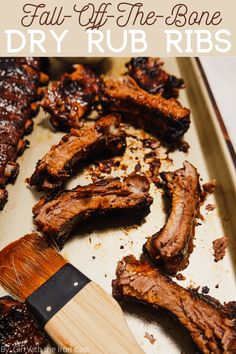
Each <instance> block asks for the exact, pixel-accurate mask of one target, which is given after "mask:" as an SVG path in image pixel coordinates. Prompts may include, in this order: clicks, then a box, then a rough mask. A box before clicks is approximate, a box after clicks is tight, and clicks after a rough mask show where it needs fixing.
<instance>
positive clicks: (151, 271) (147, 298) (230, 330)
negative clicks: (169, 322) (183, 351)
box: [112, 256, 236, 354]
mask: <svg viewBox="0 0 236 354" xmlns="http://www.w3.org/2000/svg"><path fill="white" fill-rule="evenodd" d="M116 276H117V278H116V279H115V280H113V283H112V286H113V296H114V297H115V298H117V299H118V300H137V301H141V302H142V303H146V304H149V305H152V306H154V307H157V306H158V307H161V308H163V309H165V310H168V311H170V312H171V313H172V314H173V315H175V316H176V317H177V318H178V320H179V321H180V323H181V324H182V325H183V326H184V327H185V328H186V329H187V330H188V332H189V333H190V335H191V337H192V339H193V340H194V342H195V343H196V345H197V346H198V347H199V349H200V350H201V351H202V352H203V353H204V354H210V353H215V354H221V353H228V354H230V353H231V354H233V353H235V352H236V321H235V318H236V316H235V309H236V302H230V303H228V304H226V305H224V306H223V305H222V304H221V303H220V302H219V301H218V300H216V299H214V298H211V297H210V296H207V295H202V294H198V292H197V291H196V290H190V289H188V290H186V289H184V288H182V287H181V286H179V285H178V284H176V283H174V282H173V281H172V280H171V278H169V277H168V276H164V275H162V274H161V273H160V272H159V271H158V270H157V269H155V268H153V267H151V265H150V264H148V263H147V262H140V261H137V260H136V259H135V258H134V257H133V256H128V257H125V258H123V260H122V261H120V262H119V263H118V266H117V271H116Z"/></svg>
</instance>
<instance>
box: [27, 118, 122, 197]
mask: <svg viewBox="0 0 236 354" xmlns="http://www.w3.org/2000/svg"><path fill="white" fill-rule="evenodd" d="M125 148H126V139H125V132H124V131H123V129H122V128H121V126H120V116H119V115H117V114H112V115H107V116H105V117H102V118H100V119H99V120H98V121H97V122H96V124H95V126H93V127H88V128H84V129H79V130H76V129H72V130H71V133H69V134H67V135H65V136H64V137H63V138H62V139H61V141H60V142H59V143H58V144H57V145H53V146H52V147H51V149H50V151H49V152H48V153H46V155H44V157H43V158H42V159H41V160H39V161H38V163H37V165H36V169H35V171H34V173H33V175H32V176H31V178H30V179H28V182H29V184H30V185H36V186H38V187H40V188H42V189H45V190H53V189H58V188H60V187H61V186H62V185H63V183H64V182H65V181H66V180H67V179H68V178H69V177H70V176H71V174H72V172H73V169H74V168H75V167H78V165H79V164H80V163H81V162H82V161H85V160H86V159H92V158H96V159H97V158H98V157H99V154H103V156H104V155H105V156H106V155H109V156H114V155H121V154H123V153H124V151H125Z"/></svg>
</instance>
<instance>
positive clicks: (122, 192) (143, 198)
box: [33, 175, 152, 248]
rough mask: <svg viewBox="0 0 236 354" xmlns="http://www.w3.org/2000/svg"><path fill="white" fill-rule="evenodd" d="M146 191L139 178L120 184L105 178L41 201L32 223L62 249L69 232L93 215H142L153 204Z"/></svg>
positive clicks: (143, 179)
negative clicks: (114, 212) (115, 213)
mask: <svg viewBox="0 0 236 354" xmlns="http://www.w3.org/2000/svg"><path fill="white" fill-rule="evenodd" d="M148 191H149V182H148V180H147V179H146V177H143V176H140V175H130V176H128V177H127V178H126V179H124V180H123V181H120V180H119V179H118V178H107V179H104V180H100V181H99V182H95V183H92V184H89V185H88V186H78V187H76V188H74V189H72V190H69V191H65V192H61V193H59V194H57V195H56V196H54V197H53V196H49V197H47V196H45V197H43V198H41V199H40V200H39V202H38V203H37V204H36V205H35V206H34V208H33V214H34V222H35V224H36V225H37V228H38V230H40V231H41V232H42V233H43V234H44V235H46V236H47V237H48V238H49V239H53V240H54V241H55V242H56V244H57V245H58V246H59V248H61V247H62V246H63V245H64V243H65V242H66V240H67V238H68V237H69V235H70V233H71V231H72V230H73V229H74V228H75V227H76V226H77V225H79V224H80V223H81V222H82V221H83V220H86V219H88V218H89V217H91V216H92V215H99V214H102V215H103V214H107V213H109V212H112V211H125V212H130V213H132V212H138V213H139V214H141V215H142V216H143V215H144V214H146V213H147V212H149V207H150V205H151V203H152V198H151V197H150V195H149V193H148Z"/></svg>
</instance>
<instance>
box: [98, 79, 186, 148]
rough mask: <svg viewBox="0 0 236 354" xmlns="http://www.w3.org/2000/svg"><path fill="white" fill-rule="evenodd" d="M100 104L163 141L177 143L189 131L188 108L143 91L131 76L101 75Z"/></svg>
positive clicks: (172, 99) (172, 100) (174, 101)
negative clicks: (101, 91) (101, 90)
mask: <svg viewBox="0 0 236 354" xmlns="http://www.w3.org/2000/svg"><path fill="white" fill-rule="evenodd" d="M103 84H104V85H103V95H102V97H101V100H102V106H103V108H104V109H105V110H110V111H113V112H120V113H122V117H123V119H124V120H125V121H126V122H128V123H131V124H133V125H135V126H137V127H139V128H142V129H144V130H146V131H148V132H150V133H152V134H154V135H157V136H158V137H159V138H161V139H162V140H164V141H166V142H176V141H177V140H178V139H180V138H181V137H182V135H183V134H184V133H185V132H186V131H187V130H188V128H189V125H190V118H189V116H190V111H189V110H188V109H187V108H184V107H182V106H181V104H180V103H179V102H178V101H177V100H175V99H174V98H171V99H169V100H166V99H165V98H163V97H162V96H161V95H159V94H157V95H152V94H150V93H148V92H146V91H144V90H142V89H141V88H140V87H139V86H138V85H137V83H136V82H135V81H134V79H132V78H131V77H130V76H128V75H125V76H121V77H118V78H114V77H111V76H106V77H104V78H103Z"/></svg>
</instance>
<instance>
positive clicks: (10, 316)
mask: <svg viewBox="0 0 236 354" xmlns="http://www.w3.org/2000/svg"><path fill="white" fill-rule="evenodd" d="M47 344H48V341H47V338H46V335H45V334H44V332H43V330H42V329H41V328H40V327H39V325H38V323H37V322H36V320H35V319H34V318H33V317H32V315H31V314H30V312H29V311H28V310H27V307H26V305H25V304H24V303H22V302H19V301H17V300H14V299H13V298H12V297H10V296H4V297H2V298H0V349H1V353H19V354H20V353H26V354H27V353H40V349H43V348H44V347H45V346H46V345H47Z"/></svg>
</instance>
